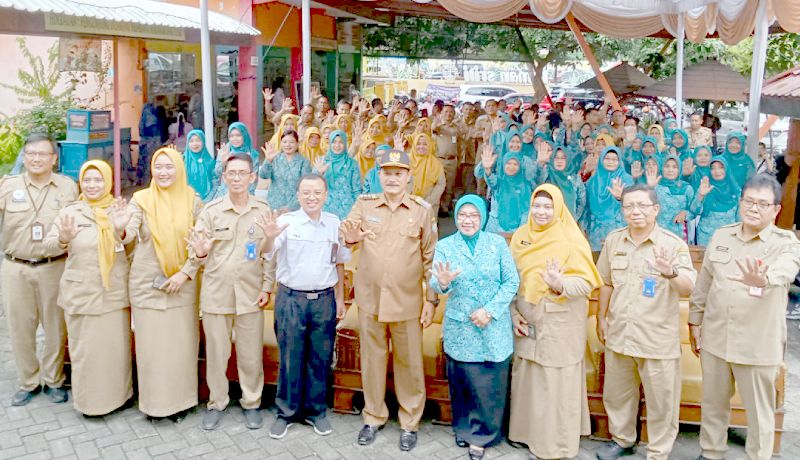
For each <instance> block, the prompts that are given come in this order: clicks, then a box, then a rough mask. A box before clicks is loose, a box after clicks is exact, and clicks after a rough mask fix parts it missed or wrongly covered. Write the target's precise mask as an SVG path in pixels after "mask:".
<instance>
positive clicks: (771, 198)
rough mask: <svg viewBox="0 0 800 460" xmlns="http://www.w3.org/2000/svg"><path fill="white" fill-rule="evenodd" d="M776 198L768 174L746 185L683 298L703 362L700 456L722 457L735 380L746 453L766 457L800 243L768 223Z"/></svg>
mask: <svg viewBox="0 0 800 460" xmlns="http://www.w3.org/2000/svg"><path fill="white" fill-rule="evenodd" d="M781 197H782V189H781V186H780V184H778V182H777V181H776V180H775V178H774V177H773V176H770V175H767V174H759V175H757V176H755V177H753V178H752V179H750V180H749V181H747V183H745V185H744V189H743V190H742V198H741V200H740V201H739V217H740V218H741V222H740V223H736V224H732V225H726V226H724V227H720V228H719V229H718V230H717V231H716V232H715V233H714V235H713V236H712V237H711V240H710V241H709V244H708V249H707V250H706V256H705V259H704V260H703V268H702V270H701V271H700V276H699V277H698V278H697V288H696V289H695V291H694V293H692V296H691V298H690V305H691V312H690V314H689V326H690V331H691V341H692V348H693V351H694V352H695V354H697V355H698V356H700V360H701V362H702V364H703V397H702V401H701V405H702V419H701V428H700V447H701V448H702V450H703V453H702V455H701V456H700V459H722V458H725V452H726V451H727V450H728V445H727V441H728V420H730V413H731V397H732V396H733V393H734V383H736V384H738V386H739V393H740V394H741V396H742V403H743V404H744V409H745V411H746V412H747V442H746V444H745V450H746V452H747V458H748V459H750V460H766V459H768V458H770V457H771V456H772V449H773V445H774V441H775V398H776V395H775V378H776V377H777V375H778V372H779V371H780V368H779V366H780V364H781V361H783V354H784V349H785V346H786V320H785V318H784V311H785V308H786V298H787V295H788V292H789V285H790V284H791V283H792V281H793V280H794V277H795V276H796V275H797V272H798V271H800V241H798V239H797V237H796V236H795V235H794V233H793V232H792V231H790V230H782V229H780V228H778V227H776V226H775V224H774V223H773V222H775V217H777V215H778V213H779V212H780V210H781V206H780V202H781Z"/></svg>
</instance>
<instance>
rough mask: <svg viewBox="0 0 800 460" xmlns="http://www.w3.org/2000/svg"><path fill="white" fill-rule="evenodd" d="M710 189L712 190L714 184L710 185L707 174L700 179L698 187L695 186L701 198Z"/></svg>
mask: <svg viewBox="0 0 800 460" xmlns="http://www.w3.org/2000/svg"><path fill="white" fill-rule="evenodd" d="M712 190H714V186H713V185H711V180H710V179H709V178H708V176H706V177H704V178H702V179H700V187H698V188H697V194H698V195H700V199H701V200H702V199H703V198H705V197H706V195H708V193H709V192H711V191H712Z"/></svg>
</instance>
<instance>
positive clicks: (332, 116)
mask: <svg viewBox="0 0 800 460" xmlns="http://www.w3.org/2000/svg"><path fill="white" fill-rule="evenodd" d="M335 120H336V111H335V110H333V109H330V110H328V113H326V114H325V124H326V125H332V124H333V122H334V121H335Z"/></svg>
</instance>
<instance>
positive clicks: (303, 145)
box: [298, 126, 327, 165]
mask: <svg viewBox="0 0 800 460" xmlns="http://www.w3.org/2000/svg"><path fill="white" fill-rule="evenodd" d="M298 151H299V152H300V155H303V156H304V157H306V159H307V160H308V161H309V162H310V163H311V164H312V165H313V164H314V163H316V161H317V158H319V157H321V156H323V155H325V152H327V150H323V149H322V133H321V132H320V131H319V128H317V127H316V126H310V127H308V128H306V138H305V139H303V141H302V142H300V148H299V149H298Z"/></svg>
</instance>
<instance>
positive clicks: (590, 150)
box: [583, 137, 594, 155]
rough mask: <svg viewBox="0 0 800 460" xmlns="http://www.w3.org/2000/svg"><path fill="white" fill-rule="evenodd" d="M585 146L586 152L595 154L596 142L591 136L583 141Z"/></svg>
mask: <svg viewBox="0 0 800 460" xmlns="http://www.w3.org/2000/svg"><path fill="white" fill-rule="evenodd" d="M583 148H585V149H586V153H588V154H589V155H594V142H592V138H591V137H587V138H586V139H585V140H584V141H583Z"/></svg>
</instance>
